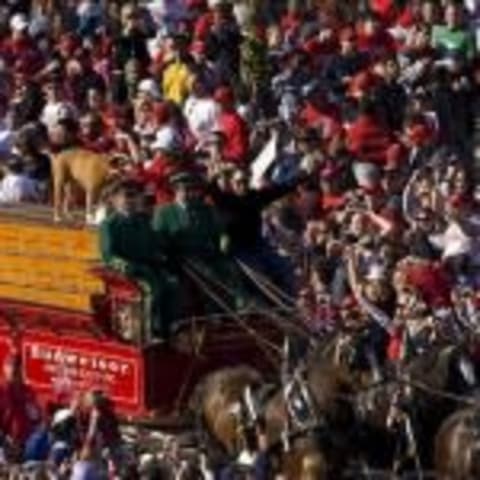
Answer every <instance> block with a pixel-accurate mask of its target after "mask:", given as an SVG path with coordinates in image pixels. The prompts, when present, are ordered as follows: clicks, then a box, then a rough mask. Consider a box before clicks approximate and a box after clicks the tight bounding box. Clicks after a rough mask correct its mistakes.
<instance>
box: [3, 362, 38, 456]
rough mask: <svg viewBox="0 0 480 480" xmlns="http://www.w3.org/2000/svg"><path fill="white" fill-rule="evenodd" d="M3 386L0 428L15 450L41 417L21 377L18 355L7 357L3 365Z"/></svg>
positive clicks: (33, 398) (35, 402) (31, 394)
mask: <svg viewBox="0 0 480 480" xmlns="http://www.w3.org/2000/svg"><path fill="white" fill-rule="evenodd" d="M3 375H4V379H5V381H4V384H3V385H2V386H1V387H0V428H1V431H2V433H3V434H5V435H6V436H7V437H8V438H9V439H10V440H11V441H12V442H13V444H14V445H15V447H17V448H21V447H22V446H23V444H24V443H25V441H26V440H27V438H28V437H29V435H30V434H31V433H32V432H33V430H34V428H35V427H36V426H37V425H38V423H39V421H40V417H41V411H40V407H39V405H38V402H37V399H36V397H35V394H34V392H33V390H32V389H31V388H30V387H28V386H27V385H26V384H25V383H24V380H23V377H22V369H21V361H20V357H19V356H18V355H11V356H9V357H7V359H6V360H5V363H4V365H3Z"/></svg>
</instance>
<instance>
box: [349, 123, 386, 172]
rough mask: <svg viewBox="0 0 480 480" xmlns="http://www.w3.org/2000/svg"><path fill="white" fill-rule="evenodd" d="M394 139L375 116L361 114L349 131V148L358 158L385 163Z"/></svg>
mask: <svg viewBox="0 0 480 480" xmlns="http://www.w3.org/2000/svg"><path fill="white" fill-rule="evenodd" d="M392 143H393V139H392V136H391V134H390V132H388V130H386V129H385V128H383V127H382V125H381V124H380V122H378V120H377V119H375V117H373V116H370V115H360V116H359V117H358V118H357V119H356V120H355V121H354V122H353V123H352V125H351V127H350V128H349V129H348V131H347V148H348V150H350V152H351V153H352V154H353V155H355V156H356V157H357V158H358V160H361V161H364V162H372V163H376V164H380V165H384V164H385V162H386V161H387V151H388V149H389V147H390V146H391V145H392Z"/></svg>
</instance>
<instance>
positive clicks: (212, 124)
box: [184, 96, 219, 143]
mask: <svg viewBox="0 0 480 480" xmlns="http://www.w3.org/2000/svg"><path fill="white" fill-rule="evenodd" d="M184 114H185V117H186V119H187V122H188V126H189V128H190V131H191V132H192V133H193V135H194V136H195V138H196V139H197V140H198V141H199V142H200V143H201V142H202V141H205V140H207V138H208V137H209V136H210V134H211V133H212V132H213V131H214V130H215V128H216V127H217V118H218V114H219V110H218V105H217V103H216V102H215V100H213V99H212V98H197V97H194V96H190V97H188V98H187V100H186V102H185V107H184Z"/></svg>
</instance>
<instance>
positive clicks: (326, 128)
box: [299, 89, 342, 141]
mask: <svg viewBox="0 0 480 480" xmlns="http://www.w3.org/2000/svg"><path fill="white" fill-rule="evenodd" d="M299 123H300V125H301V126H302V127H306V128H314V129H319V130H320V131H321V132H322V138H323V140H325V141H331V140H333V139H335V138H336V137H338V136H339V135H340V134H341V132H342V124H341V122H340V115H339V111H338V109H337V108H336V107H334V106H333V105H331V104H329V103H328V102H327V101H326V99H325V95H324V94H323V92H322V91H321V90H319V89H315V90H314V91H313V92H312V93H311V94H310V95H309V96H308V97H307V98H306V100H305V102H304V106H303V108H302V109H301V111H300V114H299Z"/></svg>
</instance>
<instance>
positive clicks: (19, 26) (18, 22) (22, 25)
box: [10, 13, 29, 32]
mask: <svg viewBox="0 0 480 480" xmlns="http://www.w3.org/2000/svg"><path fill="white" fill-rule="evenodd" d="M28 25H29V23H28V20H27V17H26V16H25V15H23V13H17V14H15V15H14V16H13V17H12V18H11V19H10V28H11V29H12V30H15V31H17V32H20V31H21V30H26V29H27V28H28Z"/></svg>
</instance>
